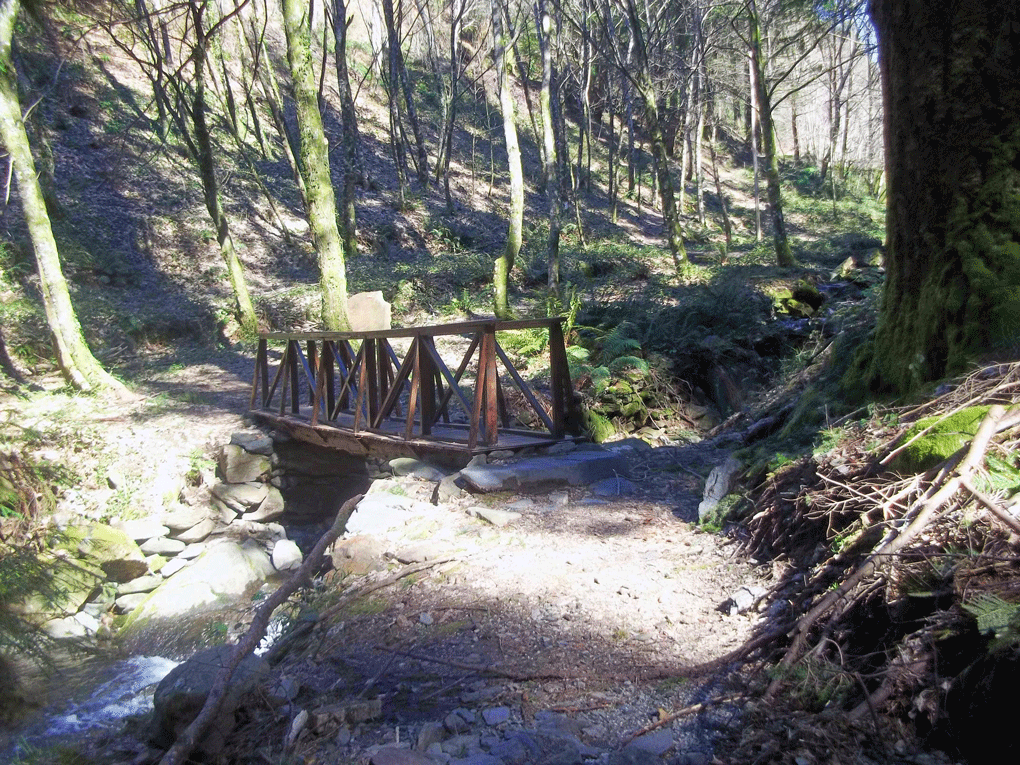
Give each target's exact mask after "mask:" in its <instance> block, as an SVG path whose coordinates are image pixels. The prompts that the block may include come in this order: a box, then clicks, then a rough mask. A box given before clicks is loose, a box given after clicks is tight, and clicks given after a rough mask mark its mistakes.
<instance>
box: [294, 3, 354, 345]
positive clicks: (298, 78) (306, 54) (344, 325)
mask: <svg viewBox="0 0 1020 765" xmlns="http://www.w3.org/2000/svg"><path fill="white" fill-rule="evenodd" d="M307 14H308V4H307V3H303V2H301V0H283V27H284V32H285V33H286V36H287V61H288V63H289V64H290V72H291V78H292V80H293V84H294V105H295V108H296V110H297V118H298V133H299V137H300V143H301V173H302V175H303V176H304V179H305V189H306V193H307V195H308V223H309V226H310V227H311V229H312V239H313V241H314V242H315V251H316V252H317V253H318V257H319V284H320V287H321V290H322V323H323V326H324V327H325V328H326V329H327V330H329V331H333V332H336V331H340V332H343V331H347V330H349V329H350V319H349V318H348V315H347V266H346V262H345V260H344V246H343V241H342V240H341V239H340V229H339V227H338V226H337V208H336V195H335V194H334V193H333V182H332V179H331V178H330V172H329V144H328V143H327V142H326V132H325V130H323V127H322V114H320V113H319V101H318V89H317V86H316V82H315V68H314V65H313V63H312V50H311V36H310V32H309V26H308V15H307Z"/></svg>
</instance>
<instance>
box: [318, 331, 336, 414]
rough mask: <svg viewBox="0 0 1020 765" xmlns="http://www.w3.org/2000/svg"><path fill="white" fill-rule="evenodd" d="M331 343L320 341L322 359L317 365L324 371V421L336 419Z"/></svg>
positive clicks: (334, 375)
mask: <svg viewBox="0 0 1020 765" xmlns="http://www.w3.org/2000/svg"><path fill="white" fill-rule="evenodd" d="M333 347H334V346H333V343H332V341H330V340H323V341H322V358H321V359H319V363H320V364H322V366H323V368H324V369H325V370H326V419H327V420H334V419H336V414H335V413H334V408H335V407H336V387H335V386H336V369H335V367H334V364H335V360H334V358H333V355H334V350H333Z"/></svg>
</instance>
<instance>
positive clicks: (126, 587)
mask: <svg viewBox="0 0 1020 765" xmlns="http://www.w3.org/2000/svg"><path fill="white" fill-rule="evenodd" d="M161 584H163V577H162V576H159V575H158V574H156V575H151V576H140V577H138V578H137V579H132V580H131V581H130V582H124V583H123V584H119V585H117V594H118V595H133V594H134V593H136V592H152V591H153V590H155V589H156V588H157V587H159V586H160V585H161Z"/></svg>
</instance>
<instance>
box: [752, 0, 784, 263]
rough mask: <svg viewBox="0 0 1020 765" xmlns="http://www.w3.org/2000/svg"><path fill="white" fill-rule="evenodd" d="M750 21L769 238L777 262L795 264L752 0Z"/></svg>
mask: <svg viewBox="0 0 1020 765" xmlns="http://www.w3.org/2000/svg"><path fill="white" fill-rule="evenodd" d="M747 9H748V17H749V19H750V22H751V30H750V43H751V51H750V54H751V68H752V73H753V76H754V87H755V88H756V92H757V95H758V119H759V124H760V126H761V146H762V151H763V152H764V154H765V190H766V193H767V194H768V198H769V214H770V215H771V217H772V240H773V242H774V243H775V248H776V262H777V263H778V264H779V266H780V267H781V268H789V267H790V266H793V265H795V264H796V261H794V259H793V252H792V251H791V250H790V240H789V238H788V237H787V235H786V218H785V217H784V216H783V192H782V188H781V187H780V184H779V155H778V151H777V149H776V128H775V124H774V123H773V120H772V95H771V94H770V93H769V88H768V85H767V84H766V82H765V58H764V56H763V54H762V50H761V25H760V24H759V21H758V6H757V4H756V3H755V0H749V2H748V4H747Z"/></svg>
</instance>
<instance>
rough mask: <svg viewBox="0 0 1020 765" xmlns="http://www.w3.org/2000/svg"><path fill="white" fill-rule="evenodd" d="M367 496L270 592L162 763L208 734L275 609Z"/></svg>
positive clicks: (179, 759) (171, 762) (169, 764)
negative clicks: (190, 721)
mask: <svg viewBox="0 0 1020 765" xmlns="http://www.w3.org/2000/svg"><path fill="white" fill-rule="evenodd" d="M363 496H364V495H362V494H359V495H357V496H356V497H351V498H350V499H349V500H347V501H346V502H345V503H344V505H343V507H341V508H340V511H339V512H338V513H337V515H336V521H334V522H333V526H332V527H331V528H330V529H329V531H327V532H326V533H325V534H323V535H322V536H321V537H319V541H318V542H316V543H315V547H314V548H312V551H311V552H310V553H309V554H308V556H307V557H306V558H305V560H304V563H302V564H301V567H300V568H299V569H298V570H297V571H295V572H294V573H293V574H292V575H291V577H290V578H289V579H288V580H287V581H286V582H284V583H283V584H282V585H280V587H279V588H278V589H277V590H276V592H274V593H273V594H272V595H270V596H269V598H268V599H267V600H266V602H265V603H264V604H262V606H261V607H259V609H258V611H256V612H255V618H254V619H252V622H251V626H250V627H249V628H248V631H247V632H245V633H244V635H243V636H242V637H241V639H240V641H238V643H237V645H236V646H235V647H234V652H233V654H232V655H231V657H230V661H228V662H227V664H226V665H225V666H224V667H223V669H221V670H220V671H219V674H218V675H217V676H216V682H214V683H213V687H212V690H211V691H209V696H208V698H206V700H205V704H204V705H203V707H202V710H201V711H200V712H199V713H198V717H196V718H195V719H194V721H193V722H192V723H191V725H189V726H188V727H187V729H186V730H185V731H184V733H182V734H181V735H180V737H178V739H177V741H175V742H174V745H173V746H172V747H170V749H169V750H168V751H167V753H166V754H164V755H163V759H161V760H160V761H159V765H181V764H182V763H184V762H185V761H186V760H187V759H188V755H190V754H191V751H192V750H193V749H194V748H195V746H196V745H197V744H198V740H199V738H201V736H202V734H204V733H205V729H206V728H208V727H209V724H210V723H211V722H212V721H213V719H214V718H215V716H216V714H217V712H218V711H219V708H220V704H221V703H222V701H223V697H224V695H226V691H227V686H229V685H230V680H231V678H232V677H233V676H234V672H235V671H236V670H237V667H238V665H239V664H240V663H241V662H242V661H243V660H244V659H245V658H246V657H247V656H248V655H249V654H251V653H252V652H253V651H254V650H255V649H256V648H257V647H258V644H259V642H260V641H261V640H262V638H263V637H265V634H266V629H267V628H268V626H269V620H270V619H271V618H272V616H273V612H274V611H275V610H276V609H277V608H279V607H280V606H281V605H283V603H284V602H285V601H286V600H287V598H289V597H290V596H291V595H292V594H294V593H295V592H296V591H297V590H298V589H299V588H300V587H301V586H302V585H303V584H304V583H305V582H310V581H311V578H312V575H313V574H314V573H315V571H316V569H317V568H318V567H319V566H320V565H322V557H323V555H325V553H326V548H327V547H329V546H330V545H331V544H333V542H334V540H336V538H337V537H339V536H340V534H342V533H343V530H344V528H345V527H346V526H347V521H348V519H349V518H350V517H351V514H352V513H353V512H354V509H355V508H356V507H357V506H358V502H360V501H361V498H362V497H363Z"/></svg>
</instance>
